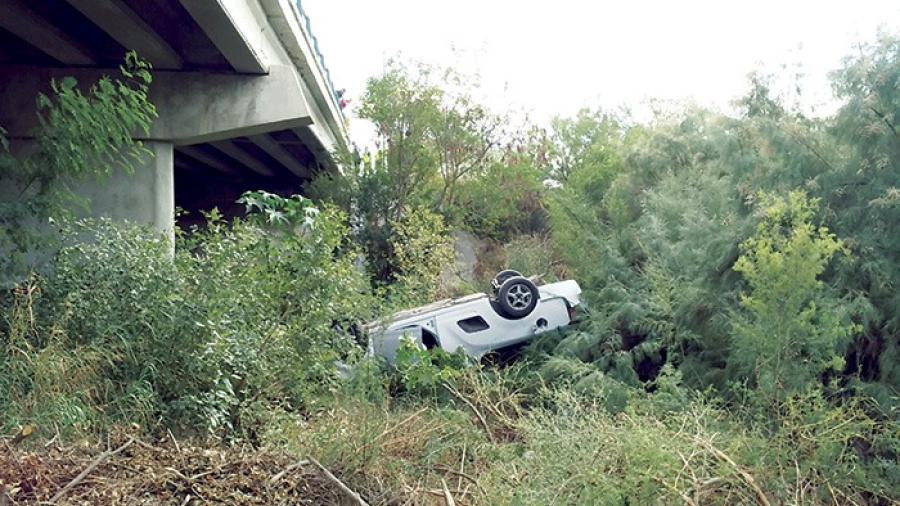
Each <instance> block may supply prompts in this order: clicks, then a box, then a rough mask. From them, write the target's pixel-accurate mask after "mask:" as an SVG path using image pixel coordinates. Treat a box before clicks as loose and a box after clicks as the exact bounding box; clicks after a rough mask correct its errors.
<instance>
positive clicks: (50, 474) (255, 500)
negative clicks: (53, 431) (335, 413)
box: [0, 434, 348, 506]
mask: <svg viewBox="0 0 900 506" xmlns="http://www.w3.org/2000/svg"><path fill="white" fill-rule="evenodd" d="M298 462H299V465H298ZM332 471H335V473H336V474H338V473H337V471H336V470H332ZM347 500H348V497H347V496H346V494H345V493H344V492H341V490H340V489H339V486H338V485H337V484H336V483H334V482H333V481H331V480H329V479H328V478H327V477H326V475H325V473H324V472H323V471H322V470H321V469H319V468H318V467H317V466H316V465H314V464H313V463H311V462H309V461H298V459H297V458H296V457H291V456H288V455H284V454H277V453H268V452H265V451H260V450H253V449H250V448H227V447H223V446H195V445H192V444H190V443H187V442H182V441H176V440H175V439H173V438H165V439H160V440H158V441H145V440H142V439H137V438H131V437H129V436H128V435H126V434H121V435H116V436H112V437H111V438H110V439H109V440H108V441H103V442H97V443H96V444H82V445H74V446H63V445H58V444H56V443H55V442H54V441H51V442H50V443H49V444H46V443H41V444H38V443H32V444H31V445H30V446H29V445H27V444H20V445H18V446H15V447H14V446H13V445H11V444H10V441H8V440H0V506H6V505H8V504H50V503H52V504H72V505H74V504H79V505H81V504H91V505H112V504H123V505H124V504H129V505H135V504H136V505H142V504H154V505H157V504H166V505H168V504H174V505H179V506H185V505H188V504H217V503H218V504H292V505H297V504H301V505H302V504H315V505H330V504H335V505H337V504H347Z"/></svg>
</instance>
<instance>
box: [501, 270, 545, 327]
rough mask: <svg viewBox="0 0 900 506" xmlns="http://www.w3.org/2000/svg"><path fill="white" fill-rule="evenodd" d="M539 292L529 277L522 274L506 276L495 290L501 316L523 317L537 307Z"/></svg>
mask: <svg viewBox="0 0 900 506" xmlns="http://www.w3.org/2000/svg"><path fill="white" fill-rule="evenodd" d="M540 296H541V295H540V292H539V291H538V288H537V286H536V285H535V284H534V283H532V282H531V280H530V279H528V278H525V277H522V276H513V277H511V278H507V279H506V281H504V282H503V284H502V285H500V289H499V290H497V305H498V307H499V309H500V313H501V314H502V315H503V316H506V317H507V318H511V319H519V318H525V317H526V316H528V315H530V314H531V312H532V311H534V308H535V307H537V303H538V299H539V298H540Z"/></svg>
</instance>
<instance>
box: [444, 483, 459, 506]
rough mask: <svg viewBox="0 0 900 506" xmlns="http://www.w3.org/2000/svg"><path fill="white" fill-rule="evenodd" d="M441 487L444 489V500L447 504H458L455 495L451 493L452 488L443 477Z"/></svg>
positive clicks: (452, 505) (448, 505)
mask: <svg viewBox="0 0 900 506" xmlns="http://www.w3.org/2000/svg"><path fill="white" fill-rule="evenodd" d="M441 487H443V489H444V502H445V503H446V504H447V506H456V501H454V500H453V495H451V494H450V489H449V488H448V487H447V480H445V479H443V478H441Z"/></svg>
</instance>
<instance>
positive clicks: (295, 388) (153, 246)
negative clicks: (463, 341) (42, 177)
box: [0, 193, 374, 437]
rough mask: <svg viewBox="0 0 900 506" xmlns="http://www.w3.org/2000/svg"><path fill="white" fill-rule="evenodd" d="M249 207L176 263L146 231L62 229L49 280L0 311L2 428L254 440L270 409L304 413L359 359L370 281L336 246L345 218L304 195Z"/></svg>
mask: <svg viewBox="0 0 900 506" xmlns="http://www.w3.org/2000/svg"><path fill="white" fill-rule="evenodd" d="M244 201H245V202H246V203H247V205H248V207H249V208H250V211H251V216H250V217H249V218H248V219H247V220H238V221H236V222H235V223H233V224H231V225H227V224H225V223H223V222H221V221H220V219H219V218H218V217H217V215H216V213H211V215H210V217H209V223H208V225H207V227H206V229H205V230H194V231H193V234H191V235H189V236H184V237H182V239H181V242H180V244H179V247H178V248H177V251H176V254H175V257H174V258H172V257H171V245H170V244H169V243H168V242H167V241H166V240H165V239H162V238H159V237H157V236H155V235H154V234H153V233H152V232H150V231H148V230H144V229H140V228H133V227H127V226H122V225H114V224H112V223H110V222H108V221H105V220H101V221H99V222H91V221H87V222H80V223H77V224H75V225H74V226H72V227H69V228H68V230H66V231H65V233H64V236H65V237H66V240H67V242H68V244H69V246H66V247H64V248H62V250H61V251H60V252H59V255H58V257H57V259H56V262H55V264H54V269H53V271H52V273H50V274H49V275H47V277H45V278H35V279H34V280H33V281H32V282H30V283H27V284H23V285H21V286H20V287H19V288H17V289H16V291H15V292H14V296H13V297H12V298H11V299H9V298H8V300H6V301H5V302H6V304H5V306H6V311H5V312H4V314H6V315H8V316H7V323H6V324H5V325H4V327H0V338H2V340H0V343H2V344H3V348H2V350H3V354H2V355H0V360H3V361H4V364H3V365H4V367H2V368H0V370H2V371H4V372H3V374H0V381H3V386H5V387H7V388H4V394H3V395H4V397H0V402H2V407H0V409H2V412H3V413H4V415H3V419H2V423H0V425H2V426H3V427H6V428H8V427H9V426H11V425H15V424H20V423H25V422H38V425H40V426H45V427H48V426H52V425H59V426H61V427H62V428H64V429H67V428H69V429H83V428H90V427H92V426H101V425H102V424H104V423H106V422H109V421H122V422H132V421H136V422H140V423H142V424H144V426H145V427H147V428H151V427H152V425H153V424H154V423H155V421H156V420H158V419H161V420H162V422H163V423H164V424H165V425H167V426H181V427H184V428H192V429H197V430H201V431H203V432H205V433H209V434H217V435H222V436H249V437H253V436H254V434H255V431H256V428H257V427H256V425H257V423H259V422H260V418H261V417H264V416H265V415H266V413H267V412H268V411H271V410H272V409H273V408H278V409H280V410H287V411H297V410H302V409H305V408H308V407H309V406H310V405H311V404H314V403H315V402H316V401H317V397H318V395H320V394H322V393H324V392H327V391H328V389H329V388H330V387H331V386H333V385H334V384H335V381H336V380H337V374H336V371H335V367H334V361H335V360H336V359H338V358H341V357H343V356H344V355H346V354H347V353H349V352H350V351H351V350H353V349H354V348H355V346H354V339H353V338H352V337H351V336H350V335H349V333H348V332H346V331H344V330H342V328H346V327H347V324H349V323H354V322H356V321H358V320H361V319H365V318H368V317H370V316H371V315H372V311H373V309H372V308H373V306H374V305H373V304H371V301H372V299H371V295H370V291H369V288H368V283H367V280H366V278H365V276H364V275H363V274H362V273H360V272H359V271H358V270H357V269H356V268H355V267H354V266H353V259H354V258H355V253H354V252H353V251H352V250H345V249H344V248H343V246H344V245H343V242H344V240H345V239H346V234H347V231H346V227H345V225H344V224H343V222H344V217H343V215H342V214H341V213H339V212H337V211H335V210H333V209H330V208H324V209H321V210H319V209H316V208H314V207H312V206H311V205H310V204H309V202H308V201H306V200H305V199H302V198H300V197H295V198H292V199H282V198H280V197H276V196H273V195H268V194H261V193H258V194H248V195H247V196H246V197H245V199H244ZM85 240H86V241H85ZM32 314H33V316H32ZM54 369H55V370H56V371H57V372H53V370H54ZM48 371H49V372H50V374H47V373H48ZM54 406H55V407H54ZM73 413H74V415H73Z"/></svg>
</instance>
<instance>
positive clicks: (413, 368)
mask: <svg viewBox="0 0 900 506" xmlns="http://www.w3.org/2000/svg"><path fill="white" fill-rule="evenodd" d="M468 362H469V359H468V358H467V357H466V355H465V353H463V352H462V351H461V350H458V351H456V352H454V353H447V352H446V351H444V350H443V349H441V348H434V349H430V350H429V349H425V348H424V347H422V346H420V345H419V344H418V343H417V342H416V341H415V340H414V339H412V338H408V337H405V338H402V339H401V342H400V347H399V348H398V349H397V357H396V362H395V367H396V368H397V374H398V375H399V377H400V384H401V385H403V388H404V389H406V390H407V391H408V392H410V393H412V394H425V395H430V396H434V395H435V394H436V393H437V392H438V390H439V389H440V388H441V386H442V385H443V384H444V383H447V382H452V381H453V380H454V379H456V378H458V377H459V376H460V375H461V374H462V371H463V368H465V367H466V366H467V365H468Z"/></svg>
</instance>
